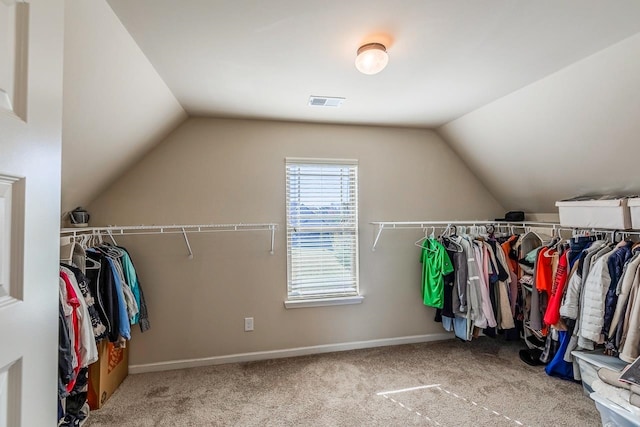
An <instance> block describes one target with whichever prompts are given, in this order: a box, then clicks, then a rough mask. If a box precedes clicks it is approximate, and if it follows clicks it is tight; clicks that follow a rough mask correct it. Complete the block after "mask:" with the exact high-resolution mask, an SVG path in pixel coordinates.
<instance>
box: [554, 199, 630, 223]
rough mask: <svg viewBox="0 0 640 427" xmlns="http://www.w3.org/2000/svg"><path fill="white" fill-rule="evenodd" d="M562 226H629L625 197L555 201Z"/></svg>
mask: <svg viewBox="0 0 640 427" xmlns="http://www.w3.org/2000/svg"><path fill="white" fill-rule="evenodd" d="M556 207H557V208H558V212H559V214H560V224H561V225H562V226H563V227H580V228H612V229H616V230H627V229H629V228H631V214H630V212H629V207H628V206H627V199H625V198H619V199H604V198H601V199H586V200H583V199H573V200H562V201H559V202H556Z"/></svg>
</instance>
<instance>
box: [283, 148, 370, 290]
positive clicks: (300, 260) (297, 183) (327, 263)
mask: <svg viewBox="0 0 640 427" xmlns="http://www.w3.org/2000/svg"><path fill="white" fill-rule="evenodd" d="M286 180H287V182H286V193H287V194H286V210H287V283H288V296H289V299H309V298H330V297H339V296H353V295H358V165H357V161H356V160H323V159H290V158H288V159H286Z"/></svg>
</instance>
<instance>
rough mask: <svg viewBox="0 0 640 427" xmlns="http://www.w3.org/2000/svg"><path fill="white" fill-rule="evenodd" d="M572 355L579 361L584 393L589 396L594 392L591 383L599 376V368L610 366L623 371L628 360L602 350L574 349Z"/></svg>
mask: <svg viewBox="0 0 640 427" xmlns="http://www.w3.org/2000/svg"><path fill="white" fill-rule="evenodd" d="M571 355H572V356H573V357H575V358H576V360H577V361H578V366H579V367H580V376H581V378H582V389H583V391H584V394H585V395H587V396H589V395H590V394H591V393H592V392H593V388H592V387H591V384H593V382H594V381H595V380H596V379H597V378H598V369H600V368H609V369H612V370H614V371H618V372H620V371H622V370H623V369H624V368H625V366H627V365H628V363H627V362H625V361H623V360H620V359H618V358H617V357H613V356H607V355H606V354H603V353H602V351H600V350H596V351H577V350H576V351H572V352H571Z"/></svg>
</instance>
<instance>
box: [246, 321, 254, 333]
mask: <svg viewBox="0 0 640 427" xmlns="http://www.w3.org/2000/svg"><path fill="white" fill-rule="evenodd" d="M244 331H245V332H250V331H253V317H245V318H244Z"/></svg>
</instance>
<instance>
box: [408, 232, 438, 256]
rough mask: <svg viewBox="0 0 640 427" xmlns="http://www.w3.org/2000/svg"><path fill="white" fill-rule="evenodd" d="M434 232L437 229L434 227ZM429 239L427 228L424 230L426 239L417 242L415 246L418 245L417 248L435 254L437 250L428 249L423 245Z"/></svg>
mask: <svg viewBox="0 0 640 427" xmlns="http://www.w3.org/2000/svg"><path fill="white" fill-rule="evenodd" d="M434 230H435V227H434ZM427 239H429V236H427V229H426V228H425V229H424V237H422V238H420V239H418V240H416V241H415V242H414V243H413V244H414V245H416V246H417V247H419V248H422V249H426V250H428V251H429V252H435V249H431V248H428V247H426V246H424V245H423V243H424V242H425V241H426V240H427Z"/></svg>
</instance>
